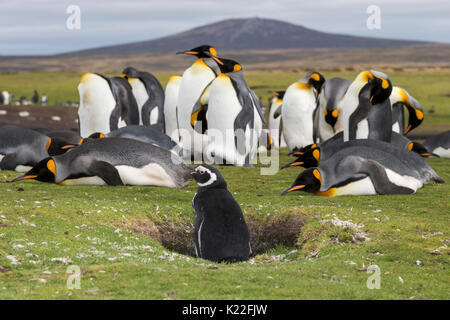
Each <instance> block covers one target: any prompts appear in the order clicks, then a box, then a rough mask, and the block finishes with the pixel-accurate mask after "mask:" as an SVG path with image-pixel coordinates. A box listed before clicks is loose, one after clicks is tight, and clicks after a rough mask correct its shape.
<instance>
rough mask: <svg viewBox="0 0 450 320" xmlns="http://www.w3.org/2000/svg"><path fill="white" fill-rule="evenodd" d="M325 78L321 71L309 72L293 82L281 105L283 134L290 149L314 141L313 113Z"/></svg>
mask: <svg viewBox="0 0 450 320" xmlns="http://www.w3.org/2000/svg"><path fill="white" fill-rule="evenodd" d="M324 82H325V78H324V77H323V76H322V75H321V74H320V73H319V72H308V74H306V76H304V77H303V78H301V79H300V80H299V81H297V82H294V83H293V84H291V85H290V86H289V87H288V88H287V90H286V93H285V94H284V97H283V105H282V106H281V119H282V121H283V135H284V138H285V139H286V144H287V146H288V148H289V151H294V150H298V149H300V148H303V147H304V146H307V145H309V144H311V143H313V142H314V141H313V115H314V111H315V110H316V107H317V99H318V96H319V94H320V91H321V88H322V85H323V83H324Z"/></svg>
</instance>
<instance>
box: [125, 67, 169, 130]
mask: <svg viewBox="0 0 450 320" xmlns="http://www.w3.org/2000/svg"><path fill="white" fill-rule="evenodd" d="M122 77H124V78H125V79H127V80H128V82H129V83H130V85H131V87H132V88H133V95H134V97H135V98H136V102H137V106H138V110H139V115H140V120H139V124H142V125H144V126H148V127H149V126H153V127H155V128H158V129H159V130H160V131H162V132H165V128H164V127H165V122H164V109H163V108H164V90H163V88H162V86H161V84H160V83H159V81H158V79H156V77H155V76H154V75H153V74H151V73H149V72H144V71H139V70H136V69H135V68H133V67H127V68H125V69H124V70H123V71H122Z"/></svg>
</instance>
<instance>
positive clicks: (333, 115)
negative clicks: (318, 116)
mask: <svg viewBox="0 0 450 320" xmlns="http://www.w3.org/2000/svg"><path fill="white" fill-rule="evenodd" d="M324 115H325V121H326V122H327V123H328V124H329V125H330V126H332V127H333V128H334V126H335V125H336V122H337V119H338V117H339V110H338V109H333V110H328V108H326V109H325V111H324Z"/></svg>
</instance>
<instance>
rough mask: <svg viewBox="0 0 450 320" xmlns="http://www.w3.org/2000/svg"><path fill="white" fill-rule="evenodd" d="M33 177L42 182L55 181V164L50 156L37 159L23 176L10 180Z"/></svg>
mask: <svg viewBox="0 0 450 320" xmlns="http://www.w3.org/2000/svg"><path fill="white" fill-rule="evenodd" d="M27 179H35V180H39V181H42V182H55V180H56V165H55V161H54V160H53V159H52V158H51V157H48V158H45V159H43V160H41V161H39V162H38V163H37V164H36V165H35V166H34V167H33V168H31V169H30V170H29V171H28V172H27V173H25V174H24V175H23V176H20V177H17V178H15V179H14V180H12V182H15V181H21V180H27Z"/></svg>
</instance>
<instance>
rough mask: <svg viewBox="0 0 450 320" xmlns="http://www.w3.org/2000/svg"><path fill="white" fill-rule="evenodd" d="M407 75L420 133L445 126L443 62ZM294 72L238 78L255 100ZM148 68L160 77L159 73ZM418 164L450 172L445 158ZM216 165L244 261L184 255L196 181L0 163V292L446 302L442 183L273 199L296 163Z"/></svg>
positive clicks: (69, 80)
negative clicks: (240, 235)
mask: <svg viewBox="0 0 450 320" xmlns="http://www.w3.org/2000/svg"><path fill="white" fill-rule="evenodd" d="M418 72H419V71H415V72H413V71H392V72H388V74H389V75H390V76H391V79H392V80H393V83H394V84H396V85H400V86H402V87H404V88H406V89H407V90H408V91H409V92H410V93H411V94H412V95H413V96H415V97H416V98H417V99H418V100H419V101H420V102H421V103H422V106H423V107H424V109H425V120H424V125H423V129H422V130H425V131H427V132H436V131H442V130H443V129H446V130H448V128H449V127H450V107H449V104H450V97H449V93H450V91H449V90H450V89H449V88H448V84H449V83H450V71H445V70H439V71H438V70H425V71H420V74H418ZM356 73H357V72H356V71H353V70H347V71H344V72H331V71H330V72H327V71H324V72H323V74H324V75H325V77H327V78H330V77H333V76H337V75H340V76H344V77H346V78H349V79H351V78H353V77H354V76H355V75H356ZM303 75H304V72H303V71H299V72H286V73H279V72H264V73H263V72H258V73H257V72H248V73H247V80H248V82H249V84H250V85H251V86H253V87H254V88H255V91H256V92H257V94H258V95H260V96H262V99H263V101H264V102H266V101H267V97H268V95H269V93H268V92H267V91H268V90H277V89H283V88H285V87H286V86H287V85H289V84H290V83H291V82H293V81H295V80H297V79H298V78H300V77H301V76H303ZM79 76H80V74H78V73H69V72H67V73H38V74H31V73H29V74H26V73H25V74H6V75H0V88H2V89H7V90H8V91H11V92H14V93H16V95H21V94H26V95H28V96H29V95H30V93H31V92H32V90H33V89H35V88H36V89H37V90H38V91H39V92H41V93H43V92H46V93H47V94H49V98H50V102H51V103H54V102H56V101H67V100H73V101H76V100H77V90H76V85H77V83H78V79H79ZM158 77H159V78H160V79H161V81H162V82H163V84H165V82H166V81H167V79H168V77H169V75H168V74H161V75H160V74H158ZM432 106H434V109H435V113H433V114H429V113H428V110H429V109H430V108H431V107H432ZM286 153H287V150H282V151H281V157H280V164H284V163H286V162H288V161H289V157H288V156H286ZM428 162H429V164H430V165H431V166H432V167H433V168H434V169H435V170H436V172H437V173H438V174H439V175H440V176H441V177H442V178H443V179H444V180H446V181H447V182H448V181H450V166H449V163H450V162H449V160H448V159H429V160H428ZM220 170H221V172H222V174H223V176H224V177H225V179H226V180H227V181H228V184H229V189H230V191H231V192H232V193H233V195H234V196H235V198H236V199H237V201H238V202H239V203H240V204H241V207H242V209H243V211H244V214H245V217H246V220H247V222H248V224H249V226H250V229H251V231H252V246H253V248H254V250H255V251H256V253H255V255H254V256H253V257H252V259H251V260H250V261H248V262H245V263H236V264H213V263H210V262H208V261H205V260H201V259H197V258H194V257H192V256H191V254H192V251H193V249H192V248H193V239H192V222H193V219H194V217H193V212H192V207H191V200H192V197H193V195H194V193H195V191H196V185H195V183H194V182H193V181H192V182H190V184H189V185H188V186H187V187H185V188H183V189H180V190H172V189H167V188H153V187H81V186H80V187H76V186H59V185H52V184H45V183H40V182H37V181H23V182H19V183H9V182H8V181H10V180H11V179H12V178H14V177H16V176H18V175H19V174H18V173H15V172H7V171H3V172H0V299H449V298H450V295H449V292H450V273H449V262H450V261H449V254H450V250H449V249H448V246H449V245H450V237H449V231H450V230H449V213H450V210H449V194H450V187H449V185H448V184H443V185H438V184H434V183H431V184H430V185H427V186H426V187H425V188H423V189H421V190H419V191H418V192H417V193H416V194H414V195H407V196H365V197H355V196H353V197H352V196H344V197H336V198H325V197H318V196H314V195H309V194H305V193H300V192H298V193H293V194H289V195H286V196H284V197H281V196H279V194H280V192H281V191H282V190H283V189H285V188H286V187H287V186H289V185H290V184H291V183H292V182H293V180H294V179H295V177H296V175H297V174H298V173H299V172H300V170H299V169H295V168H291V169H285V170H282V171H280V172H278V173H277V174H276V175H269V176H265V175H261V173H260V168H259V167H254V168H236V167H221V168H220ZM371 265H377V266H378V267H379V270H380V281H381V283H380V289H372V290H371V289H368V287H367V280H368V279H369V277H371V276H372V275H374V274H373V273H372V274H371V273H368V271H367V268H368V267H369V266H371ZM69 266H78V267H79V268H80V271H81V278H80V279H81V283H80V289H68V287H67V281H68V279H69V277H70V276H71V273H70V272H68V267H69ZM69 269H70V268H69ZM70 279H71V278H70Z"/></svg>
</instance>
